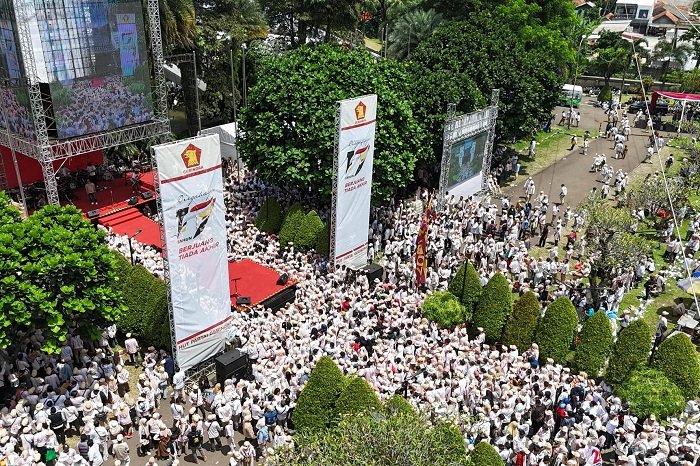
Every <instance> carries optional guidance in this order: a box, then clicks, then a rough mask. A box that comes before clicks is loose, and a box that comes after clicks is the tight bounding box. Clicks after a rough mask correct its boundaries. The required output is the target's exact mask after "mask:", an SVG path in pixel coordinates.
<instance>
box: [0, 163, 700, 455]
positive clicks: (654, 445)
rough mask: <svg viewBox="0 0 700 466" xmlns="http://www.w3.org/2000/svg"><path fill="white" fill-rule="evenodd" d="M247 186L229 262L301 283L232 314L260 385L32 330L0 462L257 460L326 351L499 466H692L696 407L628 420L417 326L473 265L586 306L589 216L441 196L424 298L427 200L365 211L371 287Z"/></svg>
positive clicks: (512, 351)
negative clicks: (304, 241) (297, 242)
mask: <svg viewBox="0 0 700 466" xmlns="http://www.w3.org/2000/svg"><path fill="white" fill-rule="evenodd" d="M240 177H241V178H240V180H239V177H238V176H237V175H236V172H235V171H227V173H226V179H225V184H226V190H225V200H226V204H227V212H228V213H227V227H228V229H229V242H230V244H229V251H230V252H229V259H230V260H238V259H242V258H246V257H248V258H252V259H254V260H256V261H258V262H259V263H261V264H263V265H267V266H270V267H272V268H274V269H275V270H277V271H278V272H280V273H282V272H286V273H289V274H290V276H291V277H292V278H293V279H294V280H296V281H298V284H297V290H296V296H295V300H294V302H293V303H291V304H289V305H287V306H286V307H284V308H282V309H280V310H278V311H276V312H272V311H271V310H269V309H262V308H256V309H253V310H251V311H249V312H245V313H244V312H234V319H233V322H232V333H234V334H236V335H237V336H238V339H239V340H240V341H241V344H242V347H243V350H244V351H245V352H246V353H247V354H248V357H249V358H250V360H251V362H252V380H251V381H247V380H227V381H226V383H224V385H223V386H221V385H219V384H215V383H212V382H210V381H209V380H208V379H206V378H202V379H200V380H194V381H188V380H186V377H185V373H184V372H183V371H181V370H179V369H178V368H177V367H176V365H175V364H174V362H173V359H172V358H171V356H170V355H169V354H168V353H167V351H165V350H163V349H157V348H153V347H149V348H141V347H140V346H139V343H138V341H137V340H136V339H135V338H134V336H132V335H131V334H126V335H123V336H122V335H121V334H119V333H118V329H116V328H115V327H110V328H107V329H105V331H104V333H103V334H102V337H101V339H100V340H99V341H97V342H89V341H84V340H83V339H81V338H80V336H78V335H77V334H75V335H71V336H69V338H68V340H67V342H66V344H65V345H64V346H63V347H62V348H61V351H60V354H57V355H47V354H44V353H42V352H41V351H39V350H38V348H39V347H40V343H41V340H42V336H41V333H40V332H37V333H36V334H33V335H26V345H24V346H23V348H22V350H21V352H20V353H18V354H15V355H7V354H4V355H3V358H2V361H3V363H2V366H1V367H0V384H2V386H3V389H2V393H3V394H5V396H6V405H5V407H4V408H3V409H2V412H1V413H0V418H1V422H2V430H0V455H4V457H5V458H6V459H7V464H8V465H11V466H29V465H44V464H45V465H47V466H54V465H60V466H83V465H90V466H100V465H102V464H108V465H110V466H112V465H114V466H128V465H129V464H131V462H132V461H133V462H134V463H136V464H138V463H140V464H144V463H145V464H147V466H154V465H156V464H160V465H168V466H169V465H175V466H177V465H178V464H179V463H180V462H183V461H184V462H196V461H199V460H206V456H207V455H209V456H210V457H212V458H214V459H215V461H219V460H221V459H222V458H224V457H223V456H222V455H228V456H227V461H228V462H229V464H230V465H231V466H237V465H239V464H240V465H246V466H249V465H251V464H253V462H255V461H257V462H258V463H262V462H264V461H265V457H266V455H268V454H269V452H270V449H274V448H277V447H283V446H289V445H290V444H291V443H292V442H293V438H292V435H291V434H292V433H293V427H294V426H293V423H292V422H291V421H292V413H293V409H294V407H295V400H296V399H297V396H298V394H299V393H300V391H301V389H302V388H303V385H304V383H305V381H306V380H307V379H308V377H309V374H310V372H311V370H312V368H313V367H314V364H315V362H316V361H317V360H318V359H319V358H320V357H321V356H323V355H329V356H330V357H332V358H333V359H334V360H335V361H336V362H337V364H338V365H339V367H340V368H341V369H342V370H343V371H344V372H345V373H346V374H356V375H358V376H362V377H364V378H365V379H366V380H367V381H368V382H369V383H370V385H371V386H372V387H373V388H374V389H375V390H376V391H377V392H378V393H379V394H380V396H381V397H383V398H385V397H387V396H390V395H393V394H394V393H405V394H406V395H407V399H408V400H409V402H410V403H411V404H413V405H414V406H415V407H416V408H418V409H420V410H421V411H422V412H424V413H426V415H427V416H429V417H431V418H432V419H438V418H447V419H449V420H451V421H453V422H455V423H456V424H457V425H458V426H459V428H460V429H461V431H462V432H463V435H464V439H465V442H466V444H467V446H468V448H469V449H471V448H473V445H475V444H476V443H477V442H479V441H481V440H487V441H488V442H490V443H491V444H492V445H493V446H494V447H495V448H496V449H497V451H498V452H499V455H500V456H501V457H502V458H503V460H504V461H505V462H506V464H507V465H515V464H516V460H517V459H518V458H520V461H522V459H523V458H524V459H525V460H526V463H525V464H526V465H528V466H529V465H533V466H534V465H548V466H558V465H566V466H579V465H584V464H591V465H592V464H600V463H599V462H600V461H602V460H601V459H600V458H599V452H602V454H603V455H604V457H605V458H606V459H605V461H607V462H610V461H613V462H616V463H617V464H621V465H630V466H634V465H641V464H646V465H651V466H656V465H671V466H681V465H683V466H685V465H692V464H696V463H697V461H698V459H700V443H699V442H698V438H697V435H698V431H699V430H700V408H699V407H698V405H697V403H696V402H695V401H690V402H688V404H687V406H686V409H685V411H684V413H683V414H682V415H680V416H679V417H678V418H673V419H669V420H668V422H660V420H657V419H655V418H654V417H653V416H652V417H649V418H638V417H636V416H634V415H633V414H631V413H630V412H629V410H628V407H627V406H626V404H625V403H624V402H623V401H622V400H621V399H620V398H618V397H617V396H614V395H613V394H612V393H611V391H610V388H609V387H607V386H606V385H605V384H602V385H601V384H597V383H596V381H595V380H594V379H593V378H589V377H587V376H586V375H585V374H584V375H581V374H572V373H571V372H570V371H569V369H568V368H565V367H562V366H560V365H558V364H554V363H553V362H552V361H551V360H539V350H538V348H537V345H533V346H532V348H530V349H529V350H528V351H527V352H525V353H521V352H519V351H518V350H517V349H516V348H515V347H509V348H508V347H501V346H489V345H487V344H485V339H484V335H483V333H482V332H481V331H479V330H475V331H473V332H471V333H470V332H467V330H466V329H465V328H463V327H457V328H455V329H453V330H441V329H439V328H438V327H437V326H436V325H435V324H433V323H429V322H428V321H427V320H426V319H425V318H423V317H422V314H421V310H420V306H421V303H422V301H423V299H424V297H425V292H426V290H432V289H442V288H445V287H446V285H447V283H448V281H449V279H450V278H451V276H452V275H453V273H454V271H455V269H456V267H457V266H458V265H460V264H461V263H463V261H464V260H465V259H467V258H468V259H470V260H471V261H472V263H473V264H474V265H475V267H476V268H477V270H478V272H479V274H480V277H481V280H482V282H484V283H485V282H486V281H487V280H488V279H489V277H490V276H492V275H493V274H494V273H496V272H499V271H500V272H502V273H504V275H506V277H507V278H508V279H509V281H510V283H511V284H512V286H513V288H514V289H515V290H519V291H521V292H522V291H523V290H525V289H532V290H534V291H535V292H536V293H537V295H538V297H539V298H540V300H541V301H542V303H543V304H544V305H546V304H547V303H548V302H550V301H551V300H552V299H553V298H554V297H556V296H559V295H563V294H566V295H568V296H570V297H571V298H572V300H573V302H574V303H575V304H576V305H577V308H578V309H579V311H580V312H582V313H583V312H586V311H587V310H588V308H589V305H588V304H587V303H586V300H587V299H589V298H587V293H586V289H585V287H582V286H578V283H579V282H580V280H581V278H582V277H584V276H585V275H586V263H585V261H580V264H578V265H579V266H575V267H572V268H571V270H569V269H568V268H567V267H568V266H569V264H570V261H571V262H572V263H574V262H575V261H576V259H575V258H574V257H573V256H574V253H571V255H568V254H567V256H568V259H570V261H566V260H560V259H559V252H558V249H557V248H558V247H564V248H565V250H566V251H568V250H574V249H575V255H576V256H577V257H578V256H579V255H580V254H582V255H583V256H584V257H585V244H582V243H583V242H582V241H581V240H580V239H578V238H570V237H569V238H561V235H562V231H563V228H564V227H566V226H567V224H568V225H571V224H574V225H580V223H581V221H582V219H580V218H577V216H576V214H574V213H571V212H570V211H569V210H568V209H566V210H565V211H564V212H561V211H560V212H553V211H552V209H553V207H554V204H553V203H550V202H549V201H548V200H547V199H546V196H545V197H542V195H540V196H539V197H536V196H534V195H528V194H527V193H526V194H525V196H524V197H525V199H526V201H522V200H513V202H511V201H509V200H508V199H506V198H504V199H503V200H502V201H501V200H499V201H497V202H496V203H495V204H494V203H488V204H485V205H480V204H472V203H470V202H468V201H464V200H458V199H449V202H448V207H447V208H446V209H445V210H442V211H440V212H438V214H437V217H436V218H435V220H434V221H433V222H432V224H431V227H430V231H429V240H428V243H429V254H428V257H429V273H428V276H427V283H426V286H425V287H423V288H421V289H416V287H415V286H414V253H415V250H414V247H415V246H414V245H415V242H416V241H415V240H416V235H417V230H418V225H419V223H420V217H421V215H422V214H423V209H424V206H425V204H426V201H427V199H428V193H427V192H419V193H418V194H417V195H416V197H415V198H412V199H409V200H406V201H396V202H390V203H389V204H387V205H386V206H384V207H381V208H379V209H376V210H373V212H372V215H371V221H370V223H371V226H370V230H369V232H368V238H369V246H368V247H369V252H370V256H372V257H374V256H377V257H381V260H380V262H381V264H382V265H383V266H384V268H385V272H386V279H385V280H381V281H380V280H377V281H374V282H372V283H370V282H369V281H368V279H367V278H366V276H365V275H363V274H355V273H354V272H352V271H350V270H348V269H345V268H342V267H341V268H340V269H338V270H336V271H335V272H332V273H331V272H329V271H328V263H327V260H326V259H325V258H322V257H320V256H318V255H316V254H315V253H313V252H311V253H301V252H298V251H295V250H294V247H293V246H292V247H291V248H289V249H288V250H285V251H281V250H280V247H279V243H278V241H277V240H276V238H275V237H274V236H271V235H265V234H262V233H260V232H259V231H258V230H257V229H256V228H255V227H254V226H253V221H254V219H255V214H256V210H257V207H258V205H259V204H260V203H261V202H262V200H263V199H264V198H265V197H266V196H268V195H278V196H279V198H282V197H284V196H281V195H280V193H279V192H277V190H276V189H275V188H272V187H270V186H267V185H266V184H265V183H263V182H261V181H260V180H258V179H256V178H255V177H254V174H252V173H250V172H247V171H245V170H243V172H242V174H241V175H240ZM533 193H534V191H533ZM550 220H551V224H552V225H551V226H547V227H546V228H545V225H547V224H548V223H550V222H549V221H550ZM543 234H544V235H545V241H549V242H550V244H549V245H548V247H550V254H549V255H548V257H546V258H544V259H541V260H536V259H534V258H531V257H530V256H529V255H528V252H529V249H530V247H531V246H534V244H532V243H531V238H540V237H541V236H542V235H543ZM557 235H558V236H557ZM559 241H562V244H560V243H559ZM565 241H566V242H568V243H569V244H568V245H567V246H564V244H563V243H564V242H565ZM108 243H109V245H110V247H112V248H114V249H116V250H119V251H120V252H121V253H123V254H124V255H125V256H127V257H129V255H130V252H131V251H130V250H129V245H128V241H127V239H126V238H125V237H120V236H119V235H115V234H112V233H108ZM551 243H554V244H551ZM132 247H133V253H134V257H135V259H136V261H137V262H139V263H141V264H143V265H144V266H145V267H147V268H148V269H149V270H150V271H151V272H153V273H154V274H155V275H157V276H159V277H162V275H163V263H162V259H161V258H160V255H159V253H158V252H157V251H155V250H154V249H152V248H149V247H146V246H143V245H140V244H139V243H138V242H136V241H134V242H132ZM380 253H381V254H380ZM649 264H650V262H649V260H648V258H644V257H640V258H639V264H638V265H637V267H633V268H632V269H631V270H620V271H619V274H618V278H617V279H616V288H615V289H613V290H611V291H610V293H609V296H608V297H607V300H606V304H605V305H606V306H608V308H609V309H615V308H616V306H617V305H618V304H619V300H620V298H621V294H620V293H621V291H619V290H622V292H624V291H625V290H628V289H629V288H630V287H631V286H633V284H634V283H635V282H638V281H639V280H642V279H645V278H646V277H647V276H648V274H649V272H651V271H650V270H649V268H650V267H653V262H651V265H649ZM613 318H614V317H613ZM631 318H634V316H629V315H625V316H624V317H623V318H622V319H620V321H619V322H618V321H617V320H616V319H615V318H614V319H615V320H616V322H615V324H616V325H623V326H624V325H627V324H628V323H629V319H631ZM117 343H119V345H120V346H115V345H116V344H117ZM122 348H123V349H122ZM136 367H138V368H139V369H138V371H137V370H136ZM141 368H142V369H141ZM141 371H142V372H141ZM137 373H138V374H140V375H138V377H136V376H135V374H137ZM67 437H68V440H66V438H67ZM212 455H218V456H221V458H219V459H217V456H212Z"/></svg>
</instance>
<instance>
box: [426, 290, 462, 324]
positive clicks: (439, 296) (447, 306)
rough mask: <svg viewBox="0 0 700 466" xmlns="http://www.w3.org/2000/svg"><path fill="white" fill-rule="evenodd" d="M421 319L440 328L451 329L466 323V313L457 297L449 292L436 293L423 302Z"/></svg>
mask: <svg viewBox="0 0 700 466" xmlns="http://www.w3.org/2000/svg"><path fill="white" fill-rule="evenodd" d="M422 310H423V317H425V318H426V319H428V320H429V321H431V322H435V323H437V324H438V325H439V326H440V327H441V328H452V327H454V326H455V325H460V324H463V323H465V322H468V321H469V319H470V318H471V314H469V313H468V311H467V309H466V307H465V306H463V305H462V304H461V303H460V302H459V300H458V299H457V297H456V296H455V295H453V294H452V293H450V292H449V291H436V292H434V293H431V294H429V295H428V296H427V297H426V298H425V301H423V306H422Z"/></svg>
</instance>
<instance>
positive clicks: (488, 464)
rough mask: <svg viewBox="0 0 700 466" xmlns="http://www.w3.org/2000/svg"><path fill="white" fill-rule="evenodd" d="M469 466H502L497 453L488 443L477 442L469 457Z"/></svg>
mask: <svg viewBox="0 0 700 466" xmlns="http://www.w3.org/2000/svg"><path fill="white" fill-rule="evenodd" d="M468 464H469V465H470V466H503V460H502V459H501V457H500V456H498V452H497V451H496V449H495V448H493V447H492V446H491V444H489V443H488V442H479V443H478V444H477V445H476V446H475V447H474V450H472V452H471V454H470V455H469V461H468Z"/></svg>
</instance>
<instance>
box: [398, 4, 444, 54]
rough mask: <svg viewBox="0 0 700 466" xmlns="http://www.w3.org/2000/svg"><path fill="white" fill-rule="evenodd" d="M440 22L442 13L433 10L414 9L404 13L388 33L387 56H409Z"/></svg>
mask: <svg viewBox="0 0 700 466" xmlns="http://www.w3.org/2000/svg"><path fill="white" fill-rule="evenodd" d="M441 22H442V15H441V14H440V13H436V12H435V10H433V9H430V10H427V11H425V10H414V11H409V12H408V13H406V14H404V15H403V16H402V17H401V18H399V20H398V21H397V22H396V24H395V25H394V26H393V27H392V28H391V32H390V33H389V50H388V52H389V56H391V57H394V58H400V59H403V58H409V57H410V56H411V52H412V51H413V50H415V49H416V47H417V46H418V44H420V43H421V42H423V41H424V40H425V39H427V38H428V37H430V35H431V34H432V33H433V31H434V30H435V28H436V27H438V25H439V24H440V23H441Z"/></svg>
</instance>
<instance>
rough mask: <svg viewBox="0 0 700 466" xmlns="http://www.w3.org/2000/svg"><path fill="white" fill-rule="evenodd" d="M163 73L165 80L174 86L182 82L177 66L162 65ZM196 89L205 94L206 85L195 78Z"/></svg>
mask: <svg viewBox="0 0 700 466" xmlns="http://www.w3.org/2000/svg"><path fill="white" fill-rule="evenodd" d="M163 72H164V73H165V79H167V80H168V81H170V82H173V83H175V84H178V85H179V84H180V83H181V82H182V73H181V71H180V68H179V67H178V66H177V65H173V64H168V63H163ZM197 87H198V88H199V90H200V91H202V92H206V90H207V83H205V82H204V81H202V80H201V79H199V78H197Z"/></svg>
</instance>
